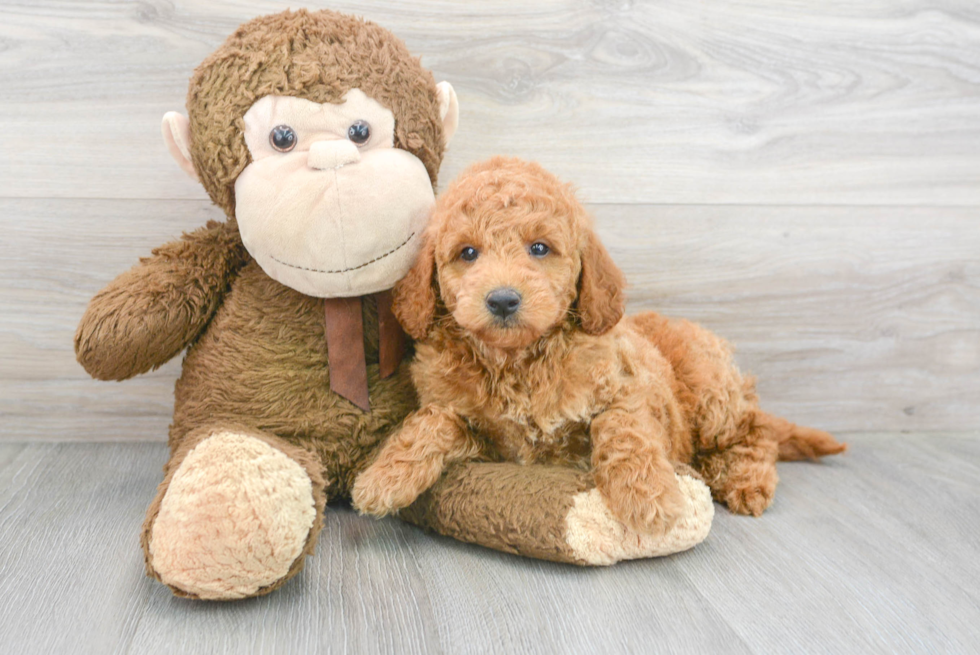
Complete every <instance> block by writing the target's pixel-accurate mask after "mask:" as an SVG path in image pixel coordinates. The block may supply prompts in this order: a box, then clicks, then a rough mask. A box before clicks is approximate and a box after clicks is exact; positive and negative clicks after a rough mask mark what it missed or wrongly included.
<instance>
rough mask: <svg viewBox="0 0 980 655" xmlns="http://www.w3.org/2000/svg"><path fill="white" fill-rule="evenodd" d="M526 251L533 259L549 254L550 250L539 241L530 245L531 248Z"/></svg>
mask: <svg viewBox="0 0 980 655" xmlns="http://www.w3.org/2000/svg"><path fill="white" fill-rule="evenodd" d="M527 250H528V252H529V253H531V255H532V256H534V257H544V256H545V255H547V254H548V253H549V252H551V248H549V247H548V246H547V244H544V243H541V242H540V241H538V242H536V243H532V244H531V247H530V248H528V249H527Z"/></svg>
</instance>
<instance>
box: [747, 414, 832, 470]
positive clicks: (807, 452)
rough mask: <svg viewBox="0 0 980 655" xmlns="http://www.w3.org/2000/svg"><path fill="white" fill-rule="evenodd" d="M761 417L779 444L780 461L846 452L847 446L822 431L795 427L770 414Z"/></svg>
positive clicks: (815, 457)
mask: <svg viewBox="0 0 980 655" xmlns="http://www.w3.org/2000/svg"><path fill="white" fill-rule="evenodd" d="M763 417H764V418H763V420H764V421H765V422H766V423H768V424H769V425H768V427H769V429H770V430H771V431H772V434H774V435H775V437H776V441H777V442H778V443H779V459H780V461H784V462H789V461H794V460H800V459H819V458H820V457H824V456H825V455H838V454H840V453H842V452H844V451H845V450H847V444H844V443H840V442H839V441H837V440H836V439H834V437H833V436H831V435H830V433H828V432H824V431H823V430H817V429H815V428H807V427H803V426H802V425H796V424H795V423H790V422H789V421H787V420H786V419H784V418H782V417H779V416H773V415H772V414H763Z"/></svg>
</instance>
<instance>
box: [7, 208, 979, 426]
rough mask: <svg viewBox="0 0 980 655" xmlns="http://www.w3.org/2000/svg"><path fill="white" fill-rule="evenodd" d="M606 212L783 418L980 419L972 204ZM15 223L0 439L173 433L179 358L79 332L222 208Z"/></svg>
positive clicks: (963, 422)
mask: <svg viewBox="0 0 980 655" xmlns="http://www.w3.org/2000/svg"><path fill="white" fill-rule="evenodd" d="M592 209H593V211H594V213H595V214H596V221H597V226H598V228H599V231H600V234H601V235H602V237H603V239H604V241H605V242H606V243H607V245H608V246H609V248H610V251H611V252H612V254H613V256H614V258H615V259H616V261H618V262H619V263H620V264H621V266H622V268H623V269H624V270H625V272H626V274H627V277H628V278H629V279H630V280H631V283H632V286H631V289H630V292H629V293H630V296H629V297H630V310H631V311H640V310H645V309H652V310H656V311H660V312H662V313H665V314H668V315H674V316H684V317H688V318H691V319H693V320H696V321H699V322H701V323H703V324H704V325H706V326H707V327H709V328H711V329H713V330H715V331H716V332H718V333H719V334H721V335H723V336H725V337H727V338H728V339H730V340H731V341H732V342H733V343H735V344H736V345H737V347H738V352H739V355H738V357H739V362H740V364H741V366H742V367H743V368H744V369H745V370H747V371H751V372H752V373H754V374H756V375H758V377H759V379H760V391H761V393H762V395H763V400H764V401H765V404H766V406H767V407H768V408H770V409H772V410H773V411H778V412H780V413H783V414H785V415H787V416H789V417H791V418H793V419H795V420H799V421H803V422H807V423H810V424H813V425H819V426H821V427H824V428H826V429H831V430H836V431H845V432H846V431H854V430H879V431H881V430H893V431H899V430H918V431H928V430H970V429H973V428H975V426H977V425H980V257H978V256H977V253H980V230H977V229H976V220H975V212H974V210H973V209H956V208H944V209H932V208H930V209H921V208H894V207H875V208H861V209H860V210H857V209H854V208H848V207H715V206H685V205H678V206H643V205H596V206H593V207H592ZM66 214H70V215H71V220H70V221H66V220H65V216H66ZM0 215H3V216H6V217H10V219H11V224H12V228H11V229H8V233H7V238H6V239H5V240H4V241H3V242H2V244H0V353H2V356H0V436H6V437H11V436H16V437H24V436H30V437H35V438H59V439H60V438H77V439H129V438H143V439H162V438H164V437H165V432H166V425H167V418H168V417H169V414H170V411H171V403H172V388H173V382H174V380H175V378H176V376H177V375H178V373H179V367H178V366H177V364H176V362H172V363H171V364H168V365H167V366H166V367H164V368H163V369H161V370H160V371H157V372H155V373H152V374H150V375H148V376H144V377H141V378H137V379H136V380H131V381H127V382H124V383H106V382H96V381H93V380H90V379H88V377H87V375H86V374H85V372H84V371H83V370H82V369H81V367H80V366H79V365H78V364H77V363H76V362H75V360H74V354H73V352H72V335H73V333H74V329H75V325H76V323H77V321H78V319H79V317H80V316H81V314H82V312H83V311H84V308H85V305H86V303H87V302H88V299H89V298H90V297H91V296H92V295H93V294H94V293H95V292H96V291H98V289H99V288H100V287H101V286H102V285H103V284H105V283H106V282H108V281H109V280H110V279H111V278H112V277H113V276H114V275H116V274H117V273H119V272H122V271H123V270H125V269H126V268H128V267H129V266H131V265H132V264H134V263H135V262H136V261H137V259H138V257H139V256H141V255H145V254H147V253H148V252H149V250H150V249H151V248H152V247H154V246H155V245H158V244H159V243H161V242H163V241H164V240H167V239H169V238H173V237H175V236H176V235H178V234H179V233H180V231H181V230H183V229H191V228H193V227H196V226H197V225H200V224H202V223H204V222H205V221H206V220H207V219H208V218H214V217H218V212H216V210H215V209H214V208H213V207H210V206H209V205H208V203H206V202H198V201H180V200H176V201H174V200H171V201H161V200H157V201H136V200H87V201H76V200H44V201H39V200H32V199H24V200H5V201H2V200H0ZM14 219H15V220H14ZM94 244H97V245H94Z"/></svg>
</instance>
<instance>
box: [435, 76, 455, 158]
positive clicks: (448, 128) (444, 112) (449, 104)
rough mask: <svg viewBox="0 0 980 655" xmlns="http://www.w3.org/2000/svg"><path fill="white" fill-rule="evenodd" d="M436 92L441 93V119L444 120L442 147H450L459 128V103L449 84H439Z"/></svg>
mask: <svg viewBox="0 0 980 655" xmlns="http://www.w3.org/2000/svg"><path fill="white" fill-rule="evenodd" d="M436 90H437V91H438V92H439V118H441V119H442V145H444V146H448V145H449V142H450V141H452V140H453V135H454V134H456V128H457V127H459V101H458V100H456V91H454V90H453V85H452V84H450V83H449V82H439V83H438V84H436Z"/></svg>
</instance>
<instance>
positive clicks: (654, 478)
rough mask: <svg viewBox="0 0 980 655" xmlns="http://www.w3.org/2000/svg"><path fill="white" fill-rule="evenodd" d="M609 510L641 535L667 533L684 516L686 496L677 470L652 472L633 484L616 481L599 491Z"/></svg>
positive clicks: (635, 480)
mask: <svg viewBox="0 0 980 655" xmlns="http://www.w3.org/2000/svg"><path fill="white" fill-rule="evenodd" d="M599 490H600V492H601V493H602V495H603V496H604V497H605V499H606V502H607V503H608V504H609V509H610V510H611V511H612V513H613V514H614V515H615V516H616V517H617V518H618V519H619V520H620V521H622V522H623V523H624V524H626V525H627V526H629V527H630V528H631V529H633V530H635V531H636V532H638V533H640V534H665V533H667V532H669V531H670V529H671V528H673V527H674V524H675V523H676V522H677V520H678V519H679V518H680V517H681V515H682V514H683V513H684V509H685V506H684V494H683V493H682V492H681V489H680V487H679V485H678V483H677V478H676V476H674V474H673V471H669V472H665V473H663V474H661V473H660V472H659V471H657V472H651V473H650V474H649V475H647V476H643V477H639V478H637V479H634V480H632V481H629V482H628V481H627V480H622V481H614V482H613V483H612V484H606V485H600V488H599Z"/></svg>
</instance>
